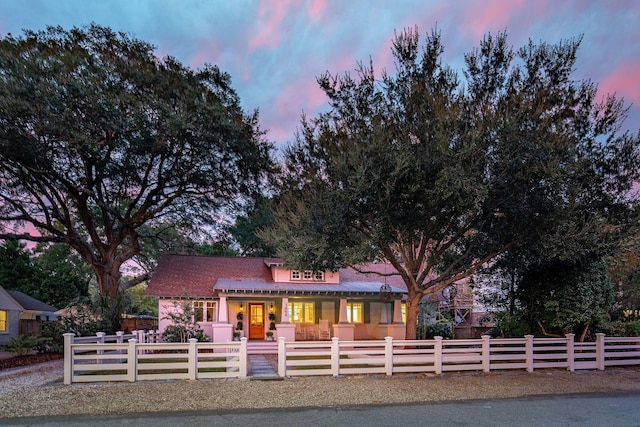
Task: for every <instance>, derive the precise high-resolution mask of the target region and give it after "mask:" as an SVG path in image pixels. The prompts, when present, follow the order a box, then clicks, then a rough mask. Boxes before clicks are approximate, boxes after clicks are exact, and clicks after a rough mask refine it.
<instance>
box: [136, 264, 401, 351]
mask: <svg viewBox="0 0 640 427" xmlns="http://www.w3.org/2000/svg"><path fill="white" fill-rule="evenodd" d="M361 270H362V271H364V272H358V271H356V270H355V269H353V268H346V269H341V270H339V271H337V272H331V271H310V270H307V271H300V270H291V269H288V268H286V267H285V266H284V265H283V261H282V260H281V259H276V258H240V257H217V256H193V255H165V256H163V257H161V258H160V260H159V261H158V266H157V267H156V270H155V272H154V274H153V276H152V278H151V279H150V281H149V286H148V288H147V291H146V294H147V295H148V296H154V297H157V298H158V319H159V324H158V327H159V329H160V330H161V331H163V330H164V329H165V328H166V327H167V326H168V325H170V320H169V319H167V314H168V313H170V312H171V311H175V310H178V308H177V307H179V305H180V303H179V302H180V301H182V302H184V301H187V302H188V303H189V304H193V309H194V313H195V317H196V320H197V321H198V324H199V326H200V327H201V328H202V330H203V331H204V333H205V334H206V335H208V336H209V337H210V338H211V339H212V340H213V341H214V342H224V341H229V340H231V339H233V337H234V331H237V333H238V334H240V335H242V336H245V337H247V338H248V339H249V340H264V339H265V337H266V332H267V331H268V330H270V329H272V330H273V327H275V330H274V332H275V335H277V336H278V337H285V338H286V339H287V340H292V341H293V340H316V339H330V338H331V337H338V338H340V339H341V340H354V339H357V340H365V339H381V338H384V337H386V336H392V337H394V338H404V329H405V325H404V322H403V313H402V310H403V303H402V299H403V297H404V295H405V294H406V288H405V287H404V284H403V282H402V280H401V279H400V277H399V276H388V277H387V276H384V277H383V276H380V275H379V274H376V273H383V274H384V273H386V272H387V271H388V272H389V273H391V272H392V268H391V267H390V266H388V265H385V264H368V265H365V266H362V268H361ZM385 277H386V278H385ZM272 323H273V325H272Z"/></svg>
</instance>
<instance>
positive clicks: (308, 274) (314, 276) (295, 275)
mask: <svg viewBox="0 0 640 427" xmlns="http://www.w3.org/2000/svg"><path fill="white" fill-rule="evenodd" d="M291 280H305V281H306V280H309V281H311V280H313V281H319V282H322V281H324V272H323V271H311V270H304V271H300V270H291Z"/></svg>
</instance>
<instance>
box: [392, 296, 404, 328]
mask: <svg viewBox="0 0 640 427" xmlns="http://www.w3.org/2000/svg"><path fill="white" fill-rule="evenodd" d="M393 323H403V322H402V300H399V299H396V300H393Z"/></svg>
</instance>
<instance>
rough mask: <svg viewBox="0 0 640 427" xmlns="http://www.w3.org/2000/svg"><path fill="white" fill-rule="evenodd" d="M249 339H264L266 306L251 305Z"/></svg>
mask: <svg viewBox="0 0 640 427" xmlns="http://www.w3.org/2000/svg"><path fill="white" fill-rule="evenodd" d="M249 339H250V340H261V339H264V304H256V303H249Z"/></svg>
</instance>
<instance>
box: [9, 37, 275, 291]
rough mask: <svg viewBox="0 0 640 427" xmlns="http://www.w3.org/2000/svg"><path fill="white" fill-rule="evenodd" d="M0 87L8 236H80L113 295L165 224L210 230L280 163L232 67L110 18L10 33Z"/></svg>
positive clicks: (82, 249)
mask: <svg viewBox="0 0 640 427" xmlns="http://www.w3.org/2000/svg"><path fill="white" fill-rule="evenodd" d="M0 93H2V94H3V95H2V97H0V238H5V239H24V240H31V241H36V242H44V241H48V242H63V243H66V244H68V245H70V246H71V247H73V248H74V249H75V250H76V251H77V252H78V253H79V254H80V255H81V256H82V258H83V259H84V260H86V261H87V262H88V263H89V264H90V265H91V267H92V268H93V270H94V272H95V274H96V277H97V281H98V286H99V290H100V293H101V294H103V295H108V296H114V295H115V294H116V293H117V292H119V291H121V290H122V289H125V288H127V287H129V286H131V285H133V284H135V283H137V282H139V281H140V280H144V278H145V277H137V278H135V279H134V280H131V281H130V282H125V281H123V280H121V279H122V276H121V271H120V269H121V266H122V265H123V263H125V262H127V261H128V260H130V259H132V258H133V257H135V256H136V255H138V254H139V253H140V252H141V251H142V250H143V249H144V245H145V243H146V242H148V241H149V239H150V238H152V237H153V236H154V234H153V231H154V230H157V227H154V225H155V224H156V223H160V222H163V223H165V224H166V223H171V224H176V225H179V226H181V227H193V228H194V229H199V230H202V229H203V228H204V227H206V226H207V225H208V224H212V223H214V222H215V220H216V218H217V217H218V215H219V214H220V212H221V209H224V208H228V207H230V206H232V205H233V204H234V203H237V202H238V201H239V200H241V199H242V197H243V196H244V195H247V194H252V193H253V192H255V191H256V189H257V188H258V187H259V185H260V183H261V182H262V180H263V179H264V176H265V174H266V173H267V172H268V171H269V170H270V169H271V166H272V165H271V160H270V150H271V146H270V144H268V143H267V142H266V141H265V139H264V133H263V132H262V131H261V130H260V129H259V127H258V113H257V111H254V112H252V113H250V114H246V113H245V112H243V110H242V109H241V107H240V100H239V98H238V96H237V94H236V92H235V91H234V90H233V89H232V87H231V79H230V76H229V75H228V74H226V73H224V72H222V71H220V70H219V69H218V68H217V67H215V66H210V65H207V66H205V67H204V68H202V69H199V70H195V71H194V70H191V69H188V68H186V67H185V66H183V65H182V64H180V63H179V62H178V61H177V60H176V59H174V58H172V57H166V58H164V59H162V60H160V59H158V58H157V57H156V56H155V55H154V49H153V47H152V46H151V45H149V44H148V43H146V42H143V41H140V40H137V39H134V38H132V37H130V36H128V35H126V34H123V33H115V32H113V31H111V30H110V29H108V28H105V27H101V26H98V25H91V26H89V27H87V28H84V29H79V28H73V29H72V30H70V31H65V30H63V29H62V28H59V27H58V28H53V27H50V28H48V29H47V30H46V31H39V32H33V31H26V32H25V34H24V37H13V36H7V37H5V38H3V39H2V40H0ZM24 226H31V227H27V228H22V227H24ZM32 229H35V230H37V232H30V233H29V232H25V231H24V230H32Z"/></svg>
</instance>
